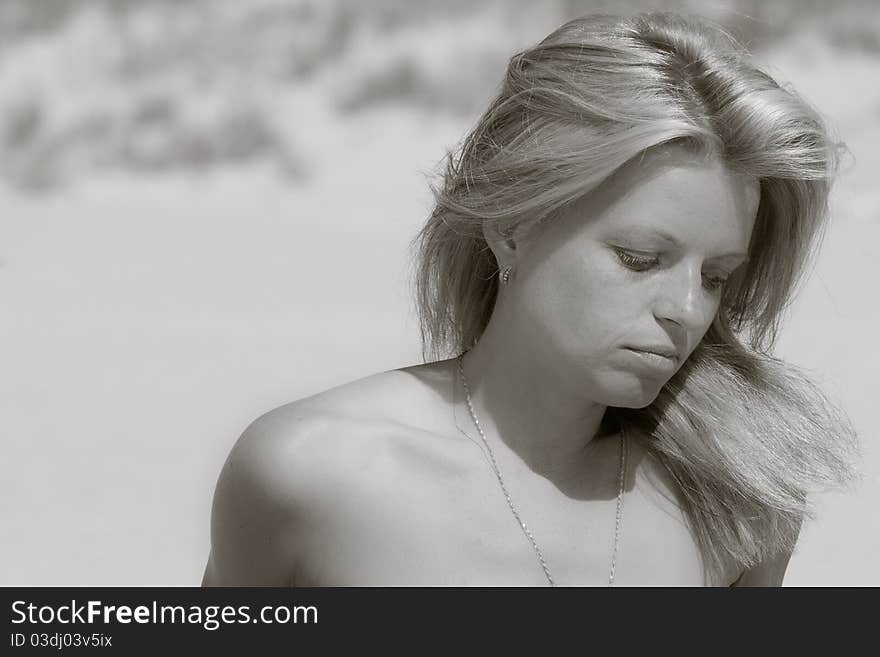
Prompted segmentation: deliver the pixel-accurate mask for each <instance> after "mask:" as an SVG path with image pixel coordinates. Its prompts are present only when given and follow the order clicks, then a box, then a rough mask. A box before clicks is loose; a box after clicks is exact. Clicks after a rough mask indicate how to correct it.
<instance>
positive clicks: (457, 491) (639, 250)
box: [204, 13, 856, 586]
mask: <svg viewBox="0 0 880 657" xmlns="http://www.w3.org/2000/svg"><path fill="white" fill-rule="evenodd" d="M837 153H838V147H837V145H836V144H835V143H834V142H833V141H832V140H831V139H830V138H829V136H828V133H827V131H826V129H825V127H824V126H823V122H822V121H821V119H820V117H819V116H818V115H817V113H816V112H815V111H814V110H813V109H811V108H810V107H809V106H808V105H807V104H806V103H805V102H803V101H802V100H801V99H800V98H799V97H798V96H797V95H796V94H795V93H794V92H793V91H790V90H788V89H785V88H782V87H781V86H780V85H779V84H777V82H775V81H774V80H773V79H772V78H771V77H770V76H768V75H767V74H766V73H764V72H762V71H761V70H759V69H758V68H757V67H756V65H755V64H754V63H752V62H751V60H750V59H749V55H748V53H747V52H746V51H745V50H744V49H743V48H742V47H741V46H739V45H738V44H737V43H736V42H735V41H734V40H733V39H731V38H730V37H728V36H727V35H726V34H725V33H724V32H723V31H721V30H720V29H718V28H715V27H713V26H711V25H710V24H708V23H705V22H703V21H701V20H700V19H697V18H693V17H682V16H679V15H673V14H666V13H662V14H660V13H658V14H639V15H635V16H629V17H619V16H606V15H599V16H586V17H582V18H579V19H576V20H572V21H570V22H568V23H566V24H565V25H563V26H561V27H560V28H559V29H557V30H556V31H554V32H553V33H552V34H550V35H549V36H548V37H547V38H546V39H544V40H543V41H542V42H541V43H540V44H538V45H536V46H535V47H533V48H529V49H527V50H525V51H524V52H521V53H519V54H517V55H515V56H514V57H513V58H512V59H511V60H510V63H509V67H508V69H507V74H506V77H505V79H504V82H503V85H502V87H501V91H500V93H499V94H498V96H497V98H496V99H495V100H494V102H492V103H491V105H490V107H489V108H488V109H487V110H486V112H485V113H484V114H483V116H482V117H481V118H480V120H479V122H478V123H477V125H476V127H475V128H474V129H473V131H472V132H471V133H470V134H468V135H467V137H466V139H465V140H464V141H463V143H462V144H461V145H460V148H459V149H457V151H456V152H455V153H450V155H449V158H448V166H447V168H446V171H445V176H444V178H443V180H442V184H441V185H439V186H438V187H437V188H436V189H434V193H435V197H436V206H435V208H434V210H433V212H432V214H431V216H430V218H429V219H428V221H427V223H426V225H425V226H424V228H423V229H422V231H421V232H420V234H419V235H418V238H417V242H416V245H417V255H418V257H417V260H416V265H417V266H416V291H417V299H418V308H419V312H420V317H421V323H422V338H423V344H424V346H425V356H426V358H425V360H426V361H427V362H426V363H425V364H421V365H414V366H412V367H407V368H403V369H400V370H393V371H388V372H382V373H379V374H376V375H373V376H370V377H367V378H365V379H361V380H358V381H354V382H352V383H349V384H346V385H342V386H339V387H337V388H333V389H331V390H328V391H325V392H321V393H320V394H316V395H314V396H312V397H309V398H306V399H301V400H298V401H294V402H291V403H290V404H287V405H285V406H282V407H280V408H277V409H274V410H271V411H270V412H267V413H266V414H264V415H263V416H261V417H259V418H258V419H256V420H255V421H254V422H253V423H252V424H251V425H250V426H249V427H248V428H247V429H246V431H245V432H244V434H243V435H242V436H241V438H240V439H239V440H238V442H237V444H236V445H235V447H234V448H233V450H232V452H231V454H230V456H229V458H228V460H227V462H226V464H225V466H224V468H223V470H222V472H221V474H220V478H219V481H218V484H217V488H216V491H215V497H214V507H213V512H212V523H211V536H212V549H211V554H210V558H209V561H208V565H207V569H206V571H205V575H204V585H292V586H298V585H312V586H338V585H341V586H349V585H350V586H359V585H366V586H371V585H392V586H394V585H429V586H431V585H489V586H493V585H494V586H508V585H527V586H530V585H535V586H541V585H562V586H567V585H624V586H627V585H675V586H779V585H781V583H782V581H783V577H784V574H785V570H786V566H787V563H788V561H789V558H790V556H791V553H792V550H793V549H794V547H795V544H796V541H797V538H798V533H799V529H800V527H801V524H802V521H803V519H804V518H805V517H812V514H813V511H812V510H811V508H810V506H809V500H808V495H809V494H810V493H811V492H813V491H815V490H819V489H825V488H827V487H830V486H834V485H839V484H844V483H846V482H847V481H850V480H851V478H852V474H853V467H852V457H853V455H854V454H855V453H856V452H855V451H854V450H855V447H856V442H855V436H854V432H853V431H852V428H851V427H850V425H849V424H848V423H847V420H846V417H845V416H844V414H843V413H841V412H839V411H837V410H836V409H835V407H834V406H833V405H831V404H830V403H829V402H828V401H826V399H825V398H824V397H823V395H822V394H821V392H820V391H819V390H817V388H816V387H815V386H814V385H813V384H812V383H811V382H810V381H809V380H808V379H807V378H805V377H804V376H802V375H801V374H799V373H798V372H797V371H796V370H795V369H794V368H793V367H791V366H789V365H786V364H785V363H783V362H781V361H780V360H778V359H776V358H774V357H773V356H771V355H770V353H769V351H770V347H771V346H772V344H773V340H774V338H775V335H776V331H777V328H778V326H779V322H780V318H781V316H782V315H781V314H782V311H783V309H784V308H785V307H786V304H787V303H788V302H789V301H790V300H791V298H792V293H793V290H794V289H795V286H796V284H797V283H798V281H799V280H800V278H801V275H802V274H803V272H804V271H805V265H806V264H807V263H808V261H809V259H810V257H811V255H812V254H813V253H814V251H815V249H816V248H817V246H818V243H819V239H820V237H821V234H822V231H823V229H824V226H825V223H826V221H827V204H828V195H829V190H830V186H831V183H832V180H833V177H834V175H835V172H836V166H837V160H836V157H837ZM443 356H446V358H443ZM449 356H451V357H449ZM432 358H438V360H431V359H432Z"/></svg>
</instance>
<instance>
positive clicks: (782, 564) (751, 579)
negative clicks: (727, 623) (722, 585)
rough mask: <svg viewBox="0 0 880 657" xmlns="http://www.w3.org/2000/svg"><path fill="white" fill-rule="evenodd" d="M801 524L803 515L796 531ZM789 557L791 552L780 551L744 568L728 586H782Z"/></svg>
mask: <svg viewBox="0 0 880 657" xmlns="http://www.w3.org/2000/svg"><path fill="white" fill-rule="evenodd" d="M802 524H803V517H801V524H799V525H798V531H800V527H801V525H802ZM790 559H791V552H780V553H778V554H777V555H775V556H774V557H772V558H770V559H766V560H764V561H762V562H761V563H759V564H757V565H755V566H752V567H751V568H747V569H746V570H744V571H743V572H742V573H741V574H740V576H739V577H737V579H736V581H735V582H734V583H733V584H731V585H730V587H731V588H733V587H749V586H782V581H783V580H784V579H785V571H786V570H787V569H788V562H789V560H790Z"/></svg>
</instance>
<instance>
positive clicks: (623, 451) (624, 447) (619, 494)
mask: <svg viewBox="0 0 880 657" xmlns="http://www.w3.org/2000/svg"><path fill="white" fill-rule="evenodd" d="M465 353H466V352H465ZM463 360H464V354H461V355H460V356H459V357H458V373H459V375H460V376H461V384H462V387H463V388H464V394H465V399H466V401H467V405H468V410H469V411H470V414H471V419H472V420H473V421H474V425H475V426H476V427H477V431H478V432H479V433H480V438H481V439H482V440H483V445H485V446H486V450H487V451H488V452H489V459H490V460H491V462H492V469H493V470H494V471H495V477H496V478H497V479H498V483H499V484H500V485H501V491H502V492H503V493H504V497H505V498H506V499H507V505H508V506H509V507H510V510H511V512H513V517H514V518H516V521H517V522H518V523H519V526H520V527H521V528H522V531H523V533H524V534H525V535H526V537H527V538H528V539H529V541H530V542H531V544H532V547H533V548H534V550H535V554H536V555H538V561H540V562H541V568H543V569H544V575H545V576H546V577H547V581H548V582H549V583H550V586H556V583H555V582H554V581H553V575H552V573H551V572H550V568H549V566H547V561H546V560H545V559H544V555H543V554H542V553H541V549H540V548H539V547H538V542H537V541H536V540H535V537H534V535H533V534H532V532H531V531H529V528H528V527H526V523H525V522H523V520H522V518H520V515H519V512H518V511H517V510H516V507H515V506H514V504H513V500H512V499H511V498H510V493H508V492H507V486H505V485H504V479H503V478H502V477H501V470H499V469H498V463H497V462H496V461H495V454H494V453H493V452H492V448H491V447H489V443H488V441H487V440H486V435H485V434H484V433H483V428H482V427H481V426H480V422H479V420H477V414H476V413H475V412H474V405H473V403H472V401H471V393H470V389H469V388H468V384H467V378H466V377H465V375H464V367H463V366H462V363H463ZM626 452H627V445H626V433H625V432H624V430H623V427H621V438H620V472H619V474H618V490H617V514H616V519H615V523H614V547H613V550H612V552H611V572H610V574H609V576H608V586H611V585H613V584H614V567H615V562H616V560H617V544H618V542H619V540H620V520H621V518H622V515H623V488H624V483H625V479H626Z"/></svg>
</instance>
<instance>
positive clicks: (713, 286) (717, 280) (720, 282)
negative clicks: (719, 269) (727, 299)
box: [706, 276, 727, 290]
mask: <svg viewBox="0 0 880 657" xmlns="http://www.w3.org/2000/svg"><path fill="white" fill-rule="evenodd" d="M706 280H708V281H709V284H708V285H707V287H708V288H709V289H710V290H720V289H721V288H722V287H723V286H724V284H725V283H726V282H727V278H725V277H724V276H709V277H707V279H706Z"/></svg>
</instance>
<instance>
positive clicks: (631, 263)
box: [615, 249, 727, 292]
mask: <svg viewBox="0 0 880 657" xmlns="http://www.w3.org/2000/svg"><path fill="white" fill-rule="evenodd" d="M615 251H616V252H617V257H618V258H620V260H621V262H623V263H624V264H625V265H626V266H627V267H629V268H630V269H633V270H635V271H645V270H647V269H650V268H651V267H654V266H656V265H657V264H659V262H660V261H659V260H658V259H657V258H644V257H641V258H640V257H638V256H634V255H632V254H631V253H627V252H626V251H618V250H616V249H615ZM704 280H705V281H706V288H707V289H709V290H712V291H713V292H714V291H718V290H720V289H721V288H722V287H724V284H725V283H726V282H727V277H726V276H706V277H704Z"/></svg>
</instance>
